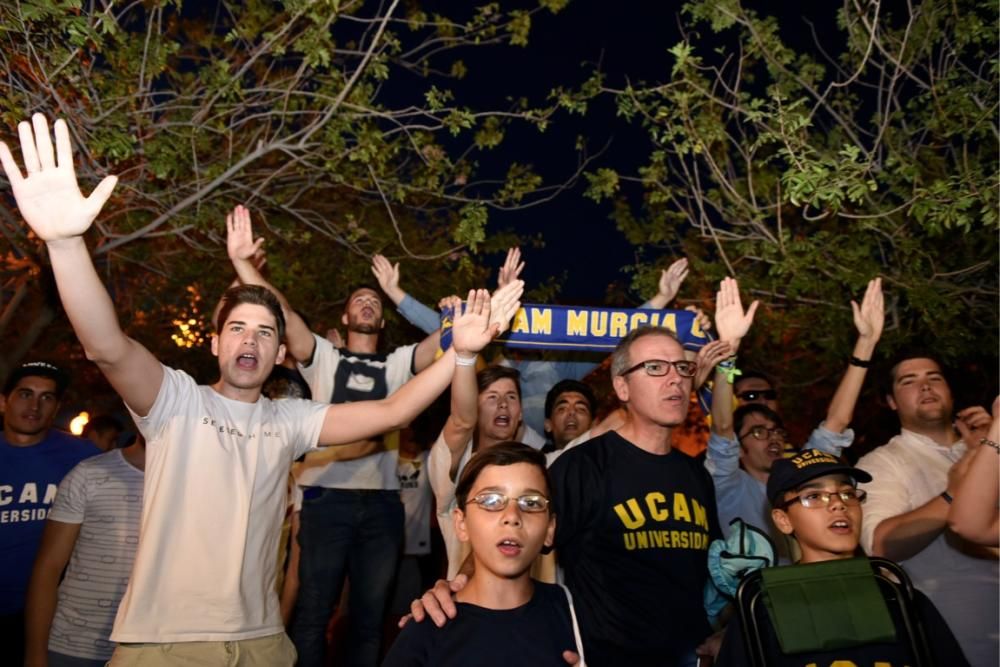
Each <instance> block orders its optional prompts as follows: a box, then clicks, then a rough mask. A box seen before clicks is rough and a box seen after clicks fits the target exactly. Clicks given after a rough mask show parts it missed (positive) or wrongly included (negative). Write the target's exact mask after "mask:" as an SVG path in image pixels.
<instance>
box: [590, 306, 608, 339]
mask: <svg viewBox="0 0 1000 667" xmlns="http://www.w3.org/2000/svg"><path fill="white" fill-rule="evenodd" d="M590 333H591V335H594V336H603V335H605V334H606V333H608V314H607V313H606V312H600V313H594V316H593V317H592V318H590Z"/></svg>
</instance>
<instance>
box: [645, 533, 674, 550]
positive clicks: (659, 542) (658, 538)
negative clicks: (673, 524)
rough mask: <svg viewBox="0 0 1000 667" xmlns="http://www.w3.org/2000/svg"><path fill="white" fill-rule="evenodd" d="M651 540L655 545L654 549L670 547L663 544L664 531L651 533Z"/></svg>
mask: <svg viewBox="0 0 1000 667" xmlns="http://www.w3.org/2000/svg"><path fill="white" fill-rule="evenodd" d="M649 539H650V541H651V542H652V543H653V546H654V547H666V546H670V545H669V544H664V543H663V531H662V530H654V531H652V532H650V534H649Z"/></svg>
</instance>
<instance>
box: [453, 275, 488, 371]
mask: <svg viewBox="0 0 1000 667" xmlns="http://www.w3.org/2000/svg"><path fill="white" fill-rule="evenodd" d="M497 333H498V332H497V331H496V327H495V325H493V324H492V323H491V322H490V293H489V292H487V291H486V290H484V289H479V290H469V296H468V297H467V298H466V299H465V310H464V311H462V309H461V308H459V309H458V310H456V311H455V319H454V320H453V321H452V326H451V341H452V342H451V346H452V347H453V348H455V353H456V354H459V355H463V356H469V355H474V354H479V351H480V350H482V349H483V348H484V347H486V346H487V344H489V342H490V341H491V340H493V337H494V336H495V335H496V334H497Z"/></svg>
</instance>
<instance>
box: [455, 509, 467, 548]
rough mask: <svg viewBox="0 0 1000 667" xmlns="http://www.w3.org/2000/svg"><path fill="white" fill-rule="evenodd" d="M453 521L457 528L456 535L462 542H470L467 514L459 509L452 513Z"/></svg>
mask: <svg viewBox="0 0 1000 667" xmlns="http://www.w3.org/2000/svg"><path fill="white" fill-rule="evenodd" d="M451 521H452V524H453V525H454V526H455V535H456V536H457V537H458V539H459V541H460V542H468V541H469V531H468V529H466V527H465V512H463V511H462V510H460V509H458V508H457V507H456V508H455V509H453V510H452V511H451Z"/></svg>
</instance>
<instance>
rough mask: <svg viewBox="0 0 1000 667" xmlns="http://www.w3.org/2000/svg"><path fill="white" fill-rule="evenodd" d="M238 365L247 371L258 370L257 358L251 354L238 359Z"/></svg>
mask: <svg viewBox="0 0 1000 667" xmlns="http://www.w3.org/2000/svg"><path fill="white" fill-rule="evenodd" d="M236 365H237V366H239V367H240V368H243V369H246V370H253V369H255V368H257V357H256V355H253V354H250V353H244V354H241V355H240V356H238V357H236Z"/></svg>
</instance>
